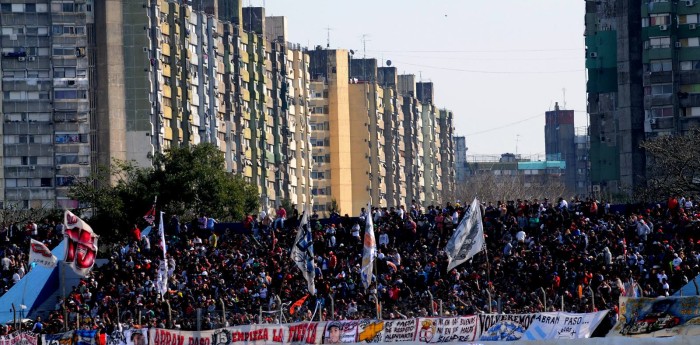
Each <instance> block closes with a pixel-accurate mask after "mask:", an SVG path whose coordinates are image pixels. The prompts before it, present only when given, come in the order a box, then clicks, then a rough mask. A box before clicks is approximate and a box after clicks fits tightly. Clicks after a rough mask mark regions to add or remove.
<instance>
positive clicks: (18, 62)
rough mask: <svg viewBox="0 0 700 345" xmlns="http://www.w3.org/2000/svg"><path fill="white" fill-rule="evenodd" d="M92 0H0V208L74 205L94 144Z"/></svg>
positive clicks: (90, 163)
mask: <svg viewBox="0 0 700 345" xmlns="http://www.w3.org/2000/svg"><path fill="white" fill-rule="evenodd" d="M93 11H94V7H93V3H92V1H89V0H84V1H49V0H43V1H42V0H37V1H22V2H19V1H8V0H2V1H0V21H1V26H2V38H1V47H0V48H1V49H2V61H1V64H0V69H1V71H2V99H1V102H2V107H1V111H2V117H3V123H2V126H0V128H1V129H0V134H1V135H2V138H3V140H2V143H0V145H2V148H1V149H0V158H1V159H2V169H0V194H1V196H0V197H1V198H2V199H1V200H2V201H3V205H2V206H3V207H18V208H52V207H77V206H78V202H77V201H75V200H71V199H70V198H69V197H68V190H69V188H70V186H71V185H72V184H73V183H74V182H75V180H76V179H78V178H82V177H87V176H89V174H90V173H91V171H92V170H93V169H94V168H95V166H96V165H95V160H96V157H97V147H96V142H95V140H94V135H92V134H93V133H94V130H95V124H96V120H95V115H96V113H95V107H96V100H95V93H94V90H93V89H92V88H93V87H94V81H93V79H92V76H93V75H94V66H95V55H94V54H95V51H94V49H93V47H94V44H95V32H94V12H93Z"/></svg>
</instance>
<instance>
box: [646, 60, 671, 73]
mask: <svg viewBox="0 0 700 345" xmlns="http://www.w3.org/2000/svg"><path fill="white" fill-rule="evenodd" d="M649 67H650V71H651V72H666V71H671V70H672V64H671V60H651V62H650V63H649Z"/></svg>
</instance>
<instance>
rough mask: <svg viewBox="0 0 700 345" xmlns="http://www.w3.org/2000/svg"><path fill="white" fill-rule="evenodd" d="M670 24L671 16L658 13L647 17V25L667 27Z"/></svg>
mask: <svg viewBox="0 0 700 345" xmlns="http://www.w3.org/2000/svg"><path fill="white" fill-rule="evenodd" d="M669 24H671V15H670V14H668V13H659V14H652V15H649V25H651V26H656V25H669Z"/></svg>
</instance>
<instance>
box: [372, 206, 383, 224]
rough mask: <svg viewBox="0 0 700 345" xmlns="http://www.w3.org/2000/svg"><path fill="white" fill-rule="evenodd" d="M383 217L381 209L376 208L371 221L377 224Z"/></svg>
mask: <svg viewBox="0 0 700 345" xmlns="http://www.w3.org/2000/svg"><path fill="white" fill-rule="evenodd" d="M383 216H384V213H383V212H382V209H381V208H377V210H376V211H375V212H374V217H373V220H374V222H375V223H377V222H379V220H380V219H382V217H383Z"/></svg>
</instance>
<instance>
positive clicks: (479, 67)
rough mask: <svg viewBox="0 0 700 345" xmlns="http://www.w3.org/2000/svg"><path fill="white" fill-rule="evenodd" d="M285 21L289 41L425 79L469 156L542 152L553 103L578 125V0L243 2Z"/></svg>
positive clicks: (581, 92) (581, 112)
mask: <svg viewBox="0 0 700 345" xmlns="http://www.w3.org/2000/svg"><path fill="white" fill-rule="evenodd" d="M244 5H253V6H263V5H264V6H265V7H266V14H267V15H268V16H269V15H283V16H286V17H287V18H288V35H289V40H290V41H292V42H296V43H301V44H302V45H306V46H309V47H314V46H316V45H322V46H324V47H325V46H326V39H327V34H328V30H327V29H326V28H328V27H330V28H331V30H330V47H331V48H345V49H353V50H355V52H356V53H355V56H356V57H360V58H361V57H363V44H362V37H363V35H366V54H367V57H374V58H377V59H378V60H380V61H386V60H391V61H392V65H393V66H396V67H397V68H398V70H399V72H401V73H408V74H416V75H417V76H418V75H422V79H423V80H424V81H432V82H433V83H434V84H435V102H436V105H438V106H439V107H441V108H448V109H452V110H453V111H454V113H455V128H456V133H457V134H458V135H466V136H467V146H468V147H469V152H468V153H469V154H470V155H472V154H500V153H503V152H515V150H516V142H517V149H518V153H522V154H544V112H545V111H547V110H550V109H553V108H554V102H559V103H560V104H563V99H564V95H563V94H564V92H563V91H562V89H566V107H567V108H568V109H574V110H576V111H577V112H576V124H577V125H578V126H585V125H586V123H587V119H586V113H585V110H586V74H585V70H584V63H585V47H584V38H583V31H584V24H583V19H584V14H585V9H584V6H585V2H584V1H581V0H498V1H493V0H481V1H477V0H442V1H441V0H373V1H369V0H247V1H246V2H244Z"/></svg>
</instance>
